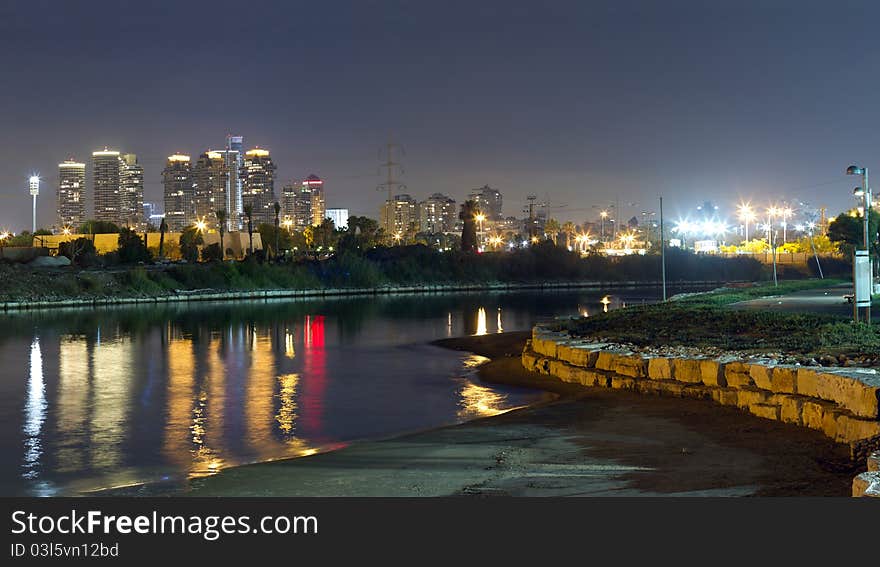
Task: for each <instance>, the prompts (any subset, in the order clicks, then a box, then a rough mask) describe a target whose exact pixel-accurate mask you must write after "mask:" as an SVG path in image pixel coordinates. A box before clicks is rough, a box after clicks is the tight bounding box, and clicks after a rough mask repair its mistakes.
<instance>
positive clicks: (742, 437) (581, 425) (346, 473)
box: [112, 333, 858, 496]
mask: <svg viewBox="0 0 880 567" xmlns="http://www.w3.org/2000/svg"><path fill="white" fill-rule="evenodd" d="M526 336H527V333H504V334H499V335H486V336H483V337H465V338H460V339H447V340H443V341H439V342H438V343H437V344H439V345H441V346H445V347H448V348H454V349H459V350H468V351H471V352H475V353H477V354H480V355H483V356H487V357H489V358H492V361H491V362H489V363H487V364H485V365H484V366H482V367H481V369H480V377H481V379H482V380H485V381H487V382H496V383H504V384H515V385H529V386H533V387H539V388H544V389H547V390H550V391H554V392H557V393H559V394H560V398H559V400H558V401H556V402H552V403H547V404H543V405H540V406H537V407H531V408H524V409H521V410H516V411H512V412H508V413H506V414H503V415H499V416H495V417H490V418H485V419H480V420H476V421H472V422H469V423H465V424H461V425H457V426H452V427H443V428H439V429H435V430H431V431H427V432H421V433H416V434H412V435H406V436H401V437H397V438H394V439H389V440H381V441H368V442H362V443H355V444H353V445H351V446H349V447H346V448H344V449H340V450H338V451H333V452H329V453H325V454H320V455H314V456H311V457H307V458H300V459H290V460H283V461H276V462H270V463H260V464H255V465H248V466H241V467H234V468H230V469H227V470H224V471H222V472H220V473H219V474H217V475H214V476H212V477H208V478H203V479H197V480H193V481H191V483H190V484H191V485H190V488H189V489H188V490H187V491H186V492H185V493H184V494H187V495H191V496H447V495H478V496H480V495H482V496H491V495H513V496H639V495H653V496H669V495H695V496H703V495H705V496H748V495H759V496H847V495H849V491H850V483H851V482H852V478H853V475H854V474H855V472H856V471H857V470H858V464H853V463H851V462H850V461H849V459H848V452H847V448H846V447H844V446H842V445H837V444H834V443H832V442H830V441H829V440H828V439H826V438H825V437H824V436H822V435H821V434H819V433H817V432H814V431H810V430H806V429H801V428H798V427H795V426H792V425H788V424H782V423H778V422H774V421H768V420H762V419H758V418H756V417H753V416H751V415H749V414H745V413H742V412H740V411H738V410H736V409H733V408H727V407H721V406H717V405H715V404H713V403H712V402H709V401H704V400H687V399H678V398H660V397H651V396H641V395H638V394H635V393H632V392H625V391H617V390H614V391H612V390H604V389H582V388H579V387H574V386H571V385H567V384H560V383H558V382H555V381H551V380H549V379H547V378H546V377H544V376H541V375H536V374H533V373H529V372H526V371H525V370H524V369H523V368H522V367H521V366H520V363H519V358H518V355H519V352H520V349H521V348H522V346H523V344H524V341H525V339H526ZM112 492H113V493H115V494H119V492H117V491H112ZM149 493H150V490H149V488H148V487H144V488H141V489H130V490H126V491H124V492H123V494H149Z"/></svg>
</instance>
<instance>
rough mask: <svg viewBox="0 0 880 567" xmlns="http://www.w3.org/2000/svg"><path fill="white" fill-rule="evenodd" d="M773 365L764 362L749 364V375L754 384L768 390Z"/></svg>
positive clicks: (770, 386)
mask: <svg viewBox="0 0 880 567" xmlns="http://www.w3.org/2000/svg"><path fill="white" fill-rule="evenodd" d="M772 375H773V367H772V366H766V365H764V364H752V365H750V366H749V376H750V377H751V378H752V380H753V381H754V382H755V386H757V387H758V388H761V389H762V390H770V389H771V388H772V385H771V377H772Z"/></svg>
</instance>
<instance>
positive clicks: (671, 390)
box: [657, 380, 686, 398]
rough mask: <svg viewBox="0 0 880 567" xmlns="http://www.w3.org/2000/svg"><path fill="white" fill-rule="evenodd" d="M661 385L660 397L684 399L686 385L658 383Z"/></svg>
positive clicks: (671, 381)
mask: <svg viewBox="0 0 880 567" xmlns="http://www.w3.org/2000/svg"><path fill="white" fill-rule="evenodd" d="M657 383H658V384H660V395H661V396H673V397H677V398H680V397H682V393H683V392H684V389H685V386H686V384H682V383H681V382H677V381H673V380H669V381H663V382H657Z"/></svg>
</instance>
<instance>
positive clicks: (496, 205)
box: [468, 185, 504, 221]
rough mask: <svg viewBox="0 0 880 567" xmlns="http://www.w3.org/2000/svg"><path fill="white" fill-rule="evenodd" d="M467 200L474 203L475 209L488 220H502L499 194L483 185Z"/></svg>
mask: <svg viewBox="0 0 880 567" xmlns="http://www.w3.org/2000/svg"><path fill="white" fill-rule="evenodd" d="M468 200H471V201H476V203H477V209H479V210H480V211H482V212H483V214H484V215H486V218H487V219H489V220H493V221H497V220H501V219H502V218H504V217H503V216H502V214H501V204H502V199H501V192H500V191H498V190H497V189H492V188H491V187H489V186H488V185H483V186H482V187H480V188H479V189H477V190H476V191H474V192H472V193H470V194H469V195H468Z"/></svg>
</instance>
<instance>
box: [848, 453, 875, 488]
mask: <svg viewBox="0 0 880 567" xmlns="http://www.w3.org/2000/svg"><path fill="white" fill-rule="evenodd" d="M852 495H853V496H873V497H874V498H880V451H875V452H874V453H872V454H871V455H870V456H869V457H868V471H867V472H863V473H862V474H860V475H859V476H857V477H856V478H854V479H853V488H852Z"/></svg>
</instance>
